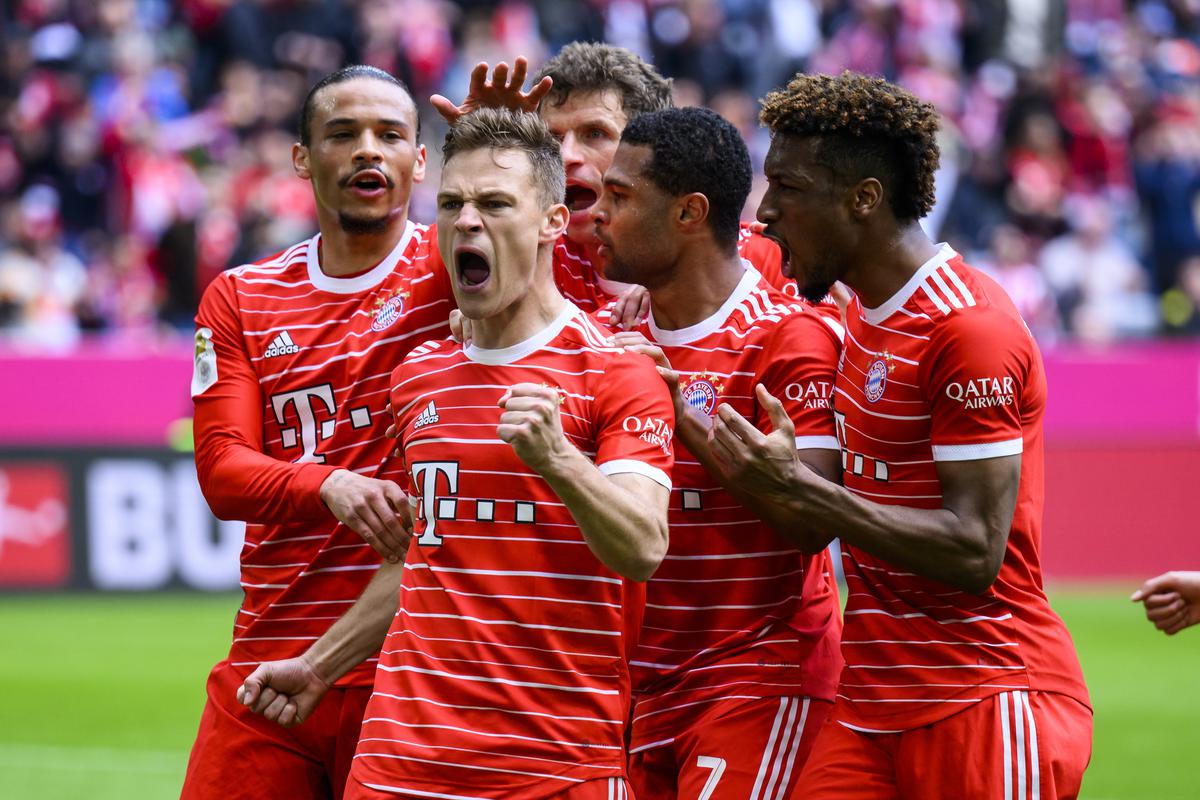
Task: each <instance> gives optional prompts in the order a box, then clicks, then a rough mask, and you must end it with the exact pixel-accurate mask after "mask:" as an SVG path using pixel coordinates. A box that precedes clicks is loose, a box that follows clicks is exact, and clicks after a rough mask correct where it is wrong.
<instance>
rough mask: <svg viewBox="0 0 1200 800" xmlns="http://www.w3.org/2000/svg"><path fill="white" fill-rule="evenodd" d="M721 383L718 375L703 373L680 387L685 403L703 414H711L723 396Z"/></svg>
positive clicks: (694, 376)
mask: <svg viewBox="0 0 1200 800" xmlns="http://www.w3.org/2000/svg"><path fill="white" fill-rule="evenodd" d="M723 388H724V387H723V386H721V381H720V379H719V378H717V376H716V375H713V374H711V373H708V372H701V373H699V374H696V375H693V376H692V377H690V378H688V379H687V380H686V381H684V383H683V386H681V387H680V390H679V391H680V392H681V393H682V394H683V401H684V402H685V403H687V404H688V405H689V406H691V407H692V408H694V409H696V410H697V411H699V412H700V413H702V414H711V413H712V412H713V409H714V408H716V407H717V398H718V397H720V396H721V391H722V389H723Z"/></svg>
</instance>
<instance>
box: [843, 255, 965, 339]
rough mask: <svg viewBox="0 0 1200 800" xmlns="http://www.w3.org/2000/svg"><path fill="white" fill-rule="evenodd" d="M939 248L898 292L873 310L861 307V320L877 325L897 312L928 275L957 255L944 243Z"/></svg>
mask: <svg viewBox="0 0 1200 800" xmlns="http://www.w3.org/2000/svg"><path fill="white" fill-rule="evenodd" d="M940 247H941V249H939V250H938V251H937V253H935V254H934V256H933V258H931V259H929V260H928V261H926V262H925V263H924V264H922V265H921V267H920V269H918V270H917V271H916V272H914V273H913V276H912V277H911V278H909V279H908V283H906V284H904V285H903V286H902V287H900V291H898V292H896V293H895V294H894V295H892V296H891V297H889V298H888V299H887V300H885V301H884V302H883V303H882V304H881V305H879V306H876V307H875V308H867V307H866V306H863V310H862V313H863V319H865V320H866V321H867V324H868V325H878V324H880V323H881V322H883V321H884V320H886V319H887V318H888V317H890V316H891V315H892V314H895V313H896V312H897V311H899V310H900V307H901V306H903V305H904V304H905V303H907V302H908V300H909V298H911V297H912V296H913V293H914V292H916V291H917V288H918V287H919V286H920V285H921V284H922V283H924V282H925V279H926V278H928V277H929V275H930V273H932V272H933V271H934V270H935V269H937V268H938V267H940V266H941V265H942V264H945V263H946V262H947V261H949V260H950V259H952V258H954V257H955V256H956V255H958V253H957V252H955V250H954V248H953V247H951V246H950V245H949V244H947V243H946V242H942V243H941V245H940Z"/></svg>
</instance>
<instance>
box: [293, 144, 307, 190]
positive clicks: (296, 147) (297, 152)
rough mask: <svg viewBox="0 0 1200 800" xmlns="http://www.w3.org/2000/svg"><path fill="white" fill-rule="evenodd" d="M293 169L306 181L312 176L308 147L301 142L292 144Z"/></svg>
mask: <svg viewBox="0 0 1200 800" xmlns="http://www.w3.org/2000/svg"><path fill="white" fill-rule="evenodd" d="M292 169H293V170H295V172H296V175H298V176H299V177H301V178H303V179H304V180H306V181H307V180H310V179H311V178H312V173H311V172H310V171H309V169H308V148H307V147H305V146H304V145H302V144H300V143H299V142H296V143H295V144H293V145H292Z"/></svg>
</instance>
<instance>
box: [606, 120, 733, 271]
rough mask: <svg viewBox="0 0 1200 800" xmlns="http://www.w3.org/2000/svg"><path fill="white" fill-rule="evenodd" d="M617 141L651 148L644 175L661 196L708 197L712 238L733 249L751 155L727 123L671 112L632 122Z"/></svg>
mask: <svg viewBox="0 0 1200 800" xmlns="http://www.w3.org/2000/svg"><path fill="white" fill-rule="evenodd" d="M621 141H622V142H623V143H627V144H635V145H644V146H646V147H649V148H650V150H651V152H652V154H653V155H652V157H651V159H650V162H649V163H648V164H647V166H646V169H645V172H644V174H645V175H646V177H647V178H649V179H650V180H651V181H653V182H654V184H655V185H656V186H657V187H658V188H660V189H662V190H663V191H664V192H667V193H669V194H672V195H674V196H676V197H680V196H683V195H685V194H691V193H692V192H699V193H700V194H702V195H704V196H705V197H707V198H708V224H709V226H710V227H711V228H712V232H713V238H714V239H716V241H717V243H718V244H719V245H721V246H722V247H724V248H726V249H728V250H734V249H736V248H737V239H738V228H739V225H740V220H741V215H742V208H743V206H745V205H746V198H747V197H748V196H749V194H750V181H751V171H750V153H749V152H748V151H747V150H746V143H745V142H744V141H743V140H742V135H741V134H740V133H739V132H738V129H737V128H735V127H733V124H732V123H730V122H729V120H727V119H725V118H724V117H722V116H721V115H720V114H718V113H716V112H715V111H710V110H708V109H707V108H669V109H667V110H665V111H655V112H652V113H649V114H642V115H641V116H640V117H637V118H636V119H634V120H633V121H631V122H630V123H629V124H628V125H627V126H625V132H624V133H622V134H621Z"/></svg>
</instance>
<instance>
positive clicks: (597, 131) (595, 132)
mask: <svg viewBox="0 0 1200 800" xmlns="http://www.w3.org/2000/svg"><path fill="white" fill-rule="evenodd" d="M585 137H586V138H588V139H607V138H608V131H606V130H604V129H603V128H589V129H588V132H587V133H586V134H585Z"/></svg>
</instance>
